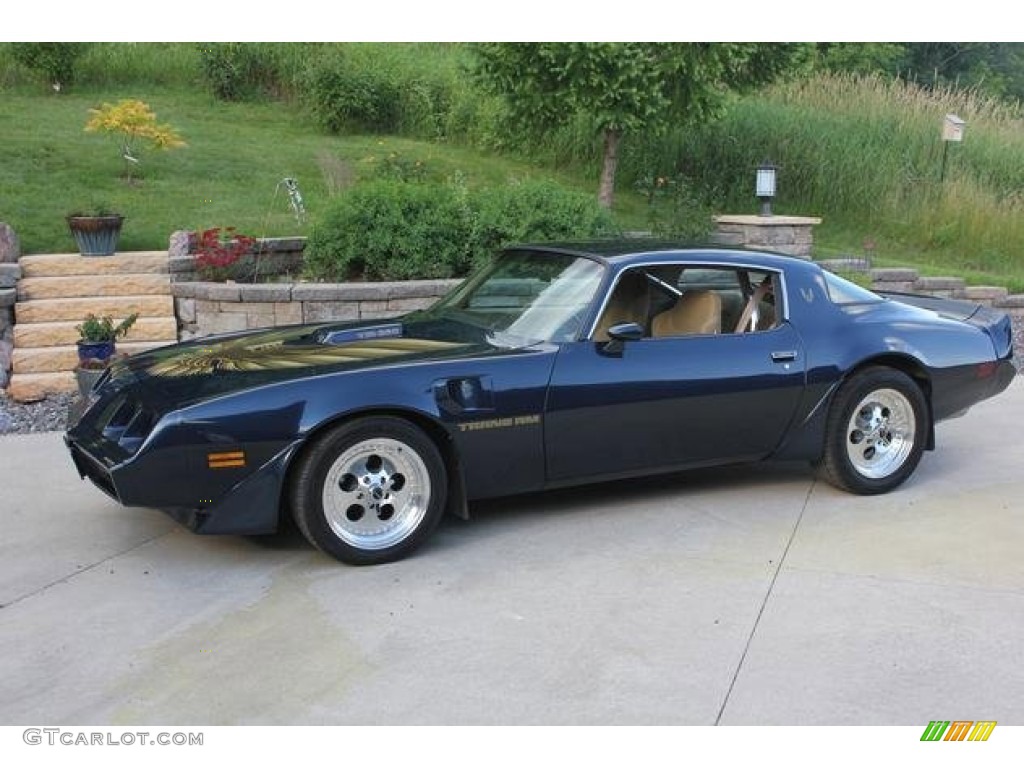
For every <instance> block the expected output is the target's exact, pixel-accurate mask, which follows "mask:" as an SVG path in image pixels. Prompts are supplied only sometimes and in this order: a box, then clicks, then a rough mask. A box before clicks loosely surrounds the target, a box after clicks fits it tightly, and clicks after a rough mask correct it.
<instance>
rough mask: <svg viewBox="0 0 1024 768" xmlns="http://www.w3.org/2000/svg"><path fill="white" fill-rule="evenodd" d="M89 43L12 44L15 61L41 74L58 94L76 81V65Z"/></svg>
mask: <svg viewBox="0 0 1024 768" xmlns="http://www.w3.org/2000/svg"><path fill="white" fill-rule="evenodd" d="M88 47H89V44H88V43H11V53H12V54H13V55H14V60H15V61H17V62H18V63H19V64H22V65H24V66H26V67H28V68H29V69H31V70H33V71H35V72H40V73H42V74H43V76H45V77H46V79H47V81H48V82H49V83H50V85H52V86H53V88H54V90H55V91H57V92H58V93H59V92H60V90H61V88H63V87H64V86H66V85H70V84H71V82H72V81H73V80H74V79H75V65H76V64H77V63H78V60H79V59H80V58H81V57H82V54H84V53H85V51H86V49H87V48H88Z"/></svg>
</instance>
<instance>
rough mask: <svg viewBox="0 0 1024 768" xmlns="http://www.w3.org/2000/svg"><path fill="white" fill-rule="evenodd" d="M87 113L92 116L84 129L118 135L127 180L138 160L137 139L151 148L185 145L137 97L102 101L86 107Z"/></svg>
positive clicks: (174, 131)
mask: <svg viewBox="0 0 1024 768" xmlns="http://www.w3.org/2000/svg"><path fill="white" fill-rule="evenodd" d="M89 114H90V115H92V117H91V118H89V121H88V122H87V123H86V124H85V130H86V131H90V132H92V131H98V132H101V133H113V134H117V135H118V136H119V138H120V142H121V157H122V158H123V159H124V161H125V163H126V171H125V175H126V177H127V178H128V179H129V180H130V179H131V178H132V169H133V167H134V166H136V165H138V163H139V157H138V145H139V143H140V142H145V143H148V144H149V145H151V146H152V147H153V148H154V149H174V148H176V147H184V146H185V142H184V141H182V139H181V136H179V135H178V132H177V131H176V130H175V129H174V128H173V127H171V126H170V125H158V124H157V122H156V114H154V112H153V110H151V109H150V108H149V105H148V104H146V103H145V102H144V101H139V100H138V99H122V100H121V101H119V102H118V103H117V104H107V103H104V104H103V106H101V107H100V108H99V109H90V110H89Z"/></svg>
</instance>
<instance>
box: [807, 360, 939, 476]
mask: <svg viewBox="0 0 1024 768" xmlns="http://www.w3.org/2000/svg"><path fill="white" fill-rule="evenodd" d="M927 434H928V407H927V403H926V402H925V398H924V394H923V393H922V392H921V388H920V387H919V386H918V385H917V383H916V382H915V381H914V380H913V379H911V378H910V377H909V376H907V375H906V374H905V373H902V372H901V371H897V370H894V369H892V368H881V367H873V368H866V369H864V370H863V371H860V372H858V373H856V374H854V376H853V377H851V378H850V379H849V380H848V381H847V382H846V383H844V384H843V385H842V386H841V387H840V388H839V391H838V392H837V393H836V396H835V399H834V401H833V404H832V408H831V410H830V411H829V416H828V428H827V435H826V443H825V455H824V461H823V463H822V467H823V470H824V474H825V477H826V478H827V479H828V480H829V482H831V483H832V484H833V485H836V486H838V487H839V488H842V489H844V490H847V491H850V492H852V493H860V494H875V493H885V492H887V491H891V490H892V489H893V488H896V487H897V486H898V485H900V484H901V483H903V482H904V481H905V480H906V479H907V478H908V477H910V475H911V474H912V473H913V472H914V469H916V467H917V464H918V462H919V461H920V460H921V455H922V453H923V451H924V443H925V439H926V437H927Z"/></svg>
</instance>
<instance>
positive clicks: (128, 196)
mask: <svg viewBox="0 0 1024 768" xmlns="http://www.w3.org/2000/svg"><path fill="white" fill-rule="evenodd" d="M122 98H140V99H142V100H144V101H146V102H147V103H149V104H150V106H151V107H152V108H153V109H154V111H155V112H156V114H157V117H158V120H159V121H160V122H161V123H170V124H171V125H173V126H174V127H175V128H176V129H177V130H178V131H179V132H180V133H181V134H182V136H183V138H184V139H185V141H186V142H187V143H188V146H187V147H185V148H182V149H176V150H171V151H167V152H158V151H145V152H144V153H143V155H142V165H141V171H140V176H141V177H140V178H139V179H138V180H136V181H135V182H133V183H128V182H126V181H125V180H124V178H123V177H122V174H123V171H124V163H123V161H122V160H121V159H120V157H119V153H118V146H117V143H116V141H115V139H114V138H113V137H110V136H104V135H98V134H93V133H86V132H85V131H84V130H83V128H84V125H85V122H86V120H87V118H88V110H89V108H90V107H94V106H98V104H99V102H101V101H111V102H113V101H117V100H118V99H122ZM0 137H2V141H0V221H5V222H7V223H8V224H10V225H11V226H13V227H14V228H15V231H16V232H17V233H18V235H19V237H20V238H21V243H22V250H23V251H24V252H25V253H40V252H50V251H71V250H73V248H74V243H73V240H72V239H71V236H70V235H69V234H68V232H67V230H66V227H65V224H64V216H65V215H66V214H68V213H71V212H73V211H76V210H82V209H88V208H90V207H94V206H96V205H99V204H102V205H105V206H109V207H111V208H113V209H116V210H118V211H119V212H121V213H123V214H124V215H125V216H126V221H125V226H124V230H123V233H122V239H121V242H120V246H119V247H120V248H121V249H122V250H150V249H163V248H166V247H167V242H168V237H169V235H170V233H171V232H173V231H174V230H177V229H190V230H195V229H202V228H206V227H213V226H234V227H236V228H238V230H239V231H241V232H244V233H246V234H251V235H255V236H287V235H296V234H308V232H309V229H310V227H311V222H315V220H316V219H317V216H318V214H319V212H320V211H322V210H323V207H324V205H325V203H326V201H327V200H328V199H329V198H330V196H331V195H334V194H339V193H340V192H342V191H343V190H344V189H345V188H346V187H347V186H349V185H351V184H352V183H354V182H355V181H356V180H358V179H359V178H361V177H365V176H367V175H369V174H371V173H372V172H373V170H374V169H375V168H376V169H377V172H379V170H380V168H381V166H384V165H388V164H391V165H393V166H396V167H400V166H409V165H415V163H416V162H419V163H421V166H420V168H421V169H422V172H423V173H426V174H428V175H430V176H433V177H435V178H439V179H444V178H449V177H455V176H457V177H459V178H461V179H463V180H464V181H465V183H466V184H467V185H468V186H469V187H470V188H474V187H480V186H485V185H496V184H503V183H507V182H509V181H510V180H514V179H525V178H548V179H554V180H556V181H558V182H560V183H561V184H563V185H565V186H567V187H570V188H574V189H577V190H581V191H585V192H592V191H594V190H595V189H596V179H591V178H588V177H586V176H584V175H583V174H582V172H580V171H579V169H578V168H576V169H572V168H570V169H552V168H551V167H547V166H544V165H542V164H540V163H539V162H533V163H531V162H529V161H527V160H524V159H521V158H516V157H513V156H503V155H497V154H493V153H487V152H481V151H478V150H476V149H473V148H470V147H466V146H463V145H456V144H451V143H445V142H428V141H418V140H413V139H407V138H399V137H393V136H365V135H364V136H342V137H337V136H328V135H325V134H323V133H321V132H320V131H319V130H318V129H317V128H316V127H315V126H314V125H313V124H312V123H311V122H310V121H309V119H308V118H307V117H305V116H304V115H303V114H302V112H301V111H300V110H299V109H298V108H297V107H295V106H294V105H288V104H284V103H273V102H263V103H251V102H247V103H229V102H221V101H217V100H215V99H214V98H213V97H212V96H210V95H207V94H205V93H203V92H201V91H199V90H197V89H194V88H192V89H186V88H182V87H181V86H176V87H168V86H164V87H150V88H140V87H134V88H130V87H128V86H116V87H112V88H110V89H104V90H103V91H102V95H99V94H98V93H97V92H95V91H93V92H88V93H82V92H78V93H76V92H72V93H64V94H61V95H51V94H48V93H47V94H45V95H42V91H40V90H34V89H26V88H15V89H9V90H7V91H5V92H4V94H3V98H2V99H0ZM285 177H294V178H297V179H298V181H299V184H300V187H301V189H302V192H303V195H304V197H305V203H306V208H307V211H308V214H309V216H308V218H307V221H306V223H304V224H302V225H300V224H299V223H298V222H297V221H296V219H295V217H294V216H293V215H292V212H291V210H290V209H289V207H288V204H287V198H286V196H285V194H284V192H283V190H278V189H277V188H278V183H279V182H280V181H281V180H282V179H283V178H285ZM754 207H755V201H753V200H751V201H750V206H749V210H751V211H752V210H753V209H754ZM783 207H785V201H784V200H780V208H783ZM787 211H788V209H787ZM730 212H733V211H730ZM740 212H742V211H740ZM788 212H792V213H806V214H808V215H816V214H817V213H819V212H818V211H799V210H792V211H788ZM615 213H616V218H617V220H618V222H619V224H620V226H621V227H622V228H623V229H645V228H646V226H647V218H646V206H645V202H644V199H643V198H642V197H641V196H640V195H639V194H636V193H635V192H631V191H627V190H625V189H621V188H620V190H619V192H618V196H617V202H616V211H615ZM989 234H992V233H989ZM866 239H872V240H874V241H875V253H874V257H875V263H876V264H877V265H878V266H912V267H915V268H918V269H920V270H921V272H922V273H924V274H943V275H955V276H961V277H963V278H965V279H966V280H967V281H968V282H970V283H973V284H993V285H1004V286H1007V287H1009V288H1010V289H1011V290H1012V291H1024V260H1022V259H1019V258H1014V259H1006V258H1000V259H999V260H993V261H992V263H991V266H989V265H988V264H986V263H985V262H984V260H983V259H979V258H975V259H966V258H964V252H963V248H961V247H960V243H961V242H964V238H962V237H961V238H958V239H956V240H955V241H954V242H951V243H949V244H943V243H941V242H939V241H938V239H936V240H935V243H934V244H933V245H932V246H930V247H923V246H922V245H921V243H920V237H914V238H909V239H900V238H898V237H893V236H892V235H891V234H890V233H888V232H886V233H877V232H875V233H873V232H871V231H868V229H867V228H863V229H862V228H861V226H859V224H858V222H856V221H852V222H851V221H837V220H836V218H835V217H830V216H829V215H828V214H825V222H824V223H823V225H822V226H821V227H819V229H818V232H817V233H816V242H817V252H818V253H819V254H820V255H822V256H836V255H840V254H848V255H863V253H864V241H865V240H866ZM974 250H978V249H974ZM979 252H980V251H979ZM972 254H973V250H972ZM974 255H976V254H974ZM972 262H973V263H972Z"/></svg>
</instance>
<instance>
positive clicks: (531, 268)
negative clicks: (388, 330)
mask: <svg viewBox="0 0 1024 768" xmlns="http://www.w3.org/2000/svg"><path fill="white" fill-rule="evenodd" d="M603 270H604V267H602V266H601V264H599V263H598V262H596V261H593V260H591V259H587V258H583V257H581V256H571V255H569V254H559V253H550V252H544V251H506V252H505V253H502V254H501V255H500V256H499V257H498V259H497V260H496V261H494V262H493V263H491V264H489V265H488V266H487V267H485V268H484V269H483V270H481V271H480V272H478V273H477V274H476V275H474V276H473V277H471V278H470V279H469V280H467V281H466V283H464V284H463V285H462V287H460V288H459V289H458V290H457V291H455V292H454V293H453V294H451V295H449V296H448V297H447V298H446V299H444V300H442V301H441V302H439V303H438V304H436V305H434V307H433V308H432V309H431V310H429V314H430V315H434V316H438V315H441V316H445V317H451V318H453V319H456V320H460V321H462V322H465V323H468V324H470V325H474V326H476V327H478V328H483V329H485V330H487V331H489V332H491V333H492V335H494V336H498V337H507V338H506V339H505V341H506V342H507V343H515V341H516V340H519V341H531V342H534V341H572V340H573V339H575V338H576V337H577V335H578V334H579V332H580V329H581V328H582V327H583V320H584V318H585V316H586V314H587V309H588V308H589V307H590V304H591V302H592V301H593V299H594V295H595V294H596V293H597V288H598V285H600V283H601V276H602V273H603Z"/></svg>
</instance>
